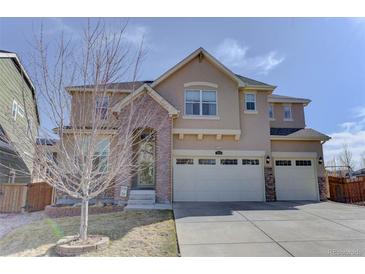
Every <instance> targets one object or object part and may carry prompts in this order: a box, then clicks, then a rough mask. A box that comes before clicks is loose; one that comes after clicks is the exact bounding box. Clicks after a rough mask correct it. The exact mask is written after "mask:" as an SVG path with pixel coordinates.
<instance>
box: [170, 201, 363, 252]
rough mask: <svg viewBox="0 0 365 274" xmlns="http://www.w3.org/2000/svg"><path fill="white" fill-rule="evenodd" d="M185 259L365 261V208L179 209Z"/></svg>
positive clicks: (307, 205) (324, 204) (207, 206)
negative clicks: (348, 258)
mask: <svg viewBox="0 0 365 274" xmlns="http://www.w3.org/2000/svg"><path fill="white" fill-rule="evenodd" d="M174 214H175V220H176V229H177V236H178V242H179V247H180V252H181V256H365V207H360V206H353V205H345V204H340V203H334V202H322V203H312V202H273V203H260V202H242V203H175V204H174Z"/></svg>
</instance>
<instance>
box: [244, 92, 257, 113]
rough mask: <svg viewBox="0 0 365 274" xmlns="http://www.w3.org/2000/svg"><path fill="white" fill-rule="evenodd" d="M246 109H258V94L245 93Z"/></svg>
mask: <svg viewBox="0 0 365 274" xmlns="http://www.w3.org/2000/svg"><path fill="white" fill-rule="evenodd" d="M245 105H246V110H256V94H251V93H248V94H247V93H246V94H245Z"/></svg>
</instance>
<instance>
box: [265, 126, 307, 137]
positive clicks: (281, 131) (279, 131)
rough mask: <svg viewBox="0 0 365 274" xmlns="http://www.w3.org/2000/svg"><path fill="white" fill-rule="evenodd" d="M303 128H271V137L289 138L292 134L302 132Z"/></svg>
mask: <svg viewBox="0 0 365 274" xmlns="http://www.w3.org/2000/svg"><path fill="white" fill-rule="evenodd" d="M301 129H302V128H278V127H272V128H270V135H279V136H287V135H289V134H292V133H294V132H297V131H298V130H301Z"/></svg>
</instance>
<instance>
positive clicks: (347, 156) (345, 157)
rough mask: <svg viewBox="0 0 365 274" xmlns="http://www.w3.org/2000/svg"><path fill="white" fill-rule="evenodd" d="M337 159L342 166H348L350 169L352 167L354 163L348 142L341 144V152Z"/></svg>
mask: <svg viewBox="0 0 365 274" xmlns="http://www.w3.org/2000/svg"><path fill="white" fill-rule="evenodd" d="M339 161H340V164H341V165H342V166H346V167H348V169H349V170H350V171H351V170H353V169H354V166H355V163H354V160H353V156H352V152H351V151H350V149H349V146H348V144H344V145H343V146H342V152H341V154H340V155H339Z"/></svg>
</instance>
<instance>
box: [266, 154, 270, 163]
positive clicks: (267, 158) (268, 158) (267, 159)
mask: <svg viewBox="0 0 365 274" xmlns="http://www.w3.org/2000/svg"><path fill="white" fill-rule="evenodd" d="M266 164H270V156H269V155H267V156H266Z"/></svg>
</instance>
